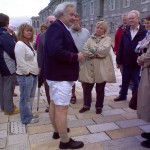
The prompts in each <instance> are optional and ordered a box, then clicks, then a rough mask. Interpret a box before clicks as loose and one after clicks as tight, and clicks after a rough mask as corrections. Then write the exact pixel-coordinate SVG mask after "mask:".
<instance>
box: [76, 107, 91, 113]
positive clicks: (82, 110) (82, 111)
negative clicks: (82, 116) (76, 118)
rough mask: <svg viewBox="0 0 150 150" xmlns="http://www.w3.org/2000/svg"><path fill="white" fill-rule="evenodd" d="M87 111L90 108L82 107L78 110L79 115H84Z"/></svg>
mask: <svg viewBox="0 0 150 150" xmlns="http://www.w3.org/2000/svg"><path fill="white" fill-rule="evenodd" d="M88 110H90V108H85V107H83V108H81V109H80V110H79V113H84V112H86V111H88Z"/></svg>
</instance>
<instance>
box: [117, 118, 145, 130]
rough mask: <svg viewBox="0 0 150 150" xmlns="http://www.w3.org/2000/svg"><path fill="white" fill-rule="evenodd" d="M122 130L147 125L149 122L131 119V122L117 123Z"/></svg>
mask: <svg viewBox="0 0 150 150" xmlns="http://www.w3.org/2000/svg"><path fill="white" fill-rule="evenodd" d="M115 123H116V124H117V125H118V126H120V127H121V128H129V127H134V126H140V125H146V124H148V123H147V122H145V121H143V120H140V119H131V120H123V121H116V122H115Z"/></svg>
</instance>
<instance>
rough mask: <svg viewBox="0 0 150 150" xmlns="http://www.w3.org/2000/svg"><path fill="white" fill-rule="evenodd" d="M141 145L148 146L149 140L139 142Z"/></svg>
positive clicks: (149, 145)
mask: <svg viewBox="0 0 150 150" xmlns="http://www.w3.org/2000/svg"><path fill="white" fill-rule="evenodd" d="M141 145H142V146H143V147H146V148H150V140H146V141H143V142H141Z"/></svg>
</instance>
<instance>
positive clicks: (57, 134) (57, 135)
mask: <svg viewBox="0 0 150 150" xmlns="http://www.w3.org/2000/svg"><path fill="white" fill-rule="evenodd" d="M67 132H68V133H69V132H70V129H69V128H67ZM59 138H60V136H59V133H58V132H54V133H53V139H59Z"/></svg>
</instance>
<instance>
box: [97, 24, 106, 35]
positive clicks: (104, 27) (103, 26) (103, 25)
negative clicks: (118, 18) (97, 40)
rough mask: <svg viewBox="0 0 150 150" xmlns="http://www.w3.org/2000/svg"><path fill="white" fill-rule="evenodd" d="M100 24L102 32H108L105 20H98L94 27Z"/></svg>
mask: <svg viewBox="0 0 150 150" xmlns="http://www.w3.org/2000/svg"><path fill="white" fill-rule="evenodd" d="M100 26H102V28H103V29H104V32H105V34H106V33H107V32H108V25H107V23H106V22H105V21H99V22H97V23H96V27H95V28H97V27H100Z"/></svg>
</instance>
